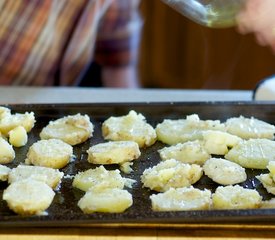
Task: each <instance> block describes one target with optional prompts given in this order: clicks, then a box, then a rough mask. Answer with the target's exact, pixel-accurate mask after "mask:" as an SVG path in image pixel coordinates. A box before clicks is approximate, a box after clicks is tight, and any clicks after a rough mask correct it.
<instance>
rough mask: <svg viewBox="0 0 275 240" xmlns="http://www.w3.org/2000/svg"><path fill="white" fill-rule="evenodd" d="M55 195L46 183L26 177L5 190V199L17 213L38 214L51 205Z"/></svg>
mask: <svg viewBox="0 0 275 240" xmlns="http://www.w3.org/2000/svg"><path fill="white" fill-rule="evenodd" d="M54 195H55V193H54V191H53V190H52V189H51V188H50V187H49V186H48V185H47V184H46V183H43V182H41V181H36V180H33V179H25V180H22V181H18V182H14V183H12V184H10V185H9V186H8V187H7V188H6V189H5V190H4V192H3V200H5V201H6V202H7V204H8V207H9V208H10V209H11V210H12V211H14V212H15V213H17V214H20V215H38V214H41V213H42V212H43V211H45V210H46V209H47V208H48V207H49V206H50V204H51V203H52V200H53V198H54Z"/></svg>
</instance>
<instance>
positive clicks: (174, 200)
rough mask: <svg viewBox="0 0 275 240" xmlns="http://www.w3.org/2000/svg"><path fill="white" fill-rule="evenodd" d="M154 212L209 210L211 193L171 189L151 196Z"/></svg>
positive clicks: (189, 188)
mask: <svg viewBox="0 0 275 240" xmlns="http://www.w3.org/2000/svg"><path fill="white" fill-rule="evenodd" d="M150 199H151V202H152V209H153V211H186V210H209V209H210V205H211V192H210V191H209V190H207V189H205V190H199V189H196V188H193V187H192V186H191V187H184V188H177V189H175V188H170V189H169V190H167V191H166V192H164V193H158V194H152V195H151V196H150Z"/></svg>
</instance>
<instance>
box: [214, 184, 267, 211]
mask: <svg viewBox="0 0 275 240" xmlns="http://www.w3.org/2000/svg"><path fill="white" fill-rule="evenodd" d="M212 203H213V209H250V208H259V207H260V206H261V203H262V197H261V196H260V194H259V193H258V192H257V191H256V190H253V189H246V188H243V187H241V186H238V185H235V186H226V187H223V186H220V187H218V188H217V189H216V191H215V193H213V194H212Z"/></svg>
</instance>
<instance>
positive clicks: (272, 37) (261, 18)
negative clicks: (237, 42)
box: [238, 0, 275, 53]
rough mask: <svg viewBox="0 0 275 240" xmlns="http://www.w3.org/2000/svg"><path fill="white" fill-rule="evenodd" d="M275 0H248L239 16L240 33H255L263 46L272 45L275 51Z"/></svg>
mask: <svg viewBox="0 0 275 240" xmlns="http://www.w3.org/2000/svg"><path fill="white" fill-rule="evenodd" d="M274 10H275V1H274V0H247V2H246V5H245V7H244V9H243V10H242V12H241V13H240V14H239V16H238V30H239V32H240V33H243V34H247V33H254V34H255V36H256V39H257V42H258V43H259V44H260V45H262V46H270V47H271V49H272V50H273V52H274V53H275V14H274Z"/></svg>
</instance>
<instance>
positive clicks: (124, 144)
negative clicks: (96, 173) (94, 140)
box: [87, 141, 140, 164]
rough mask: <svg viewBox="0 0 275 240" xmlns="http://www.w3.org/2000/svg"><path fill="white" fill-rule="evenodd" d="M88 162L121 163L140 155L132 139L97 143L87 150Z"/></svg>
mask: <svg viewBox="0 0 275 240" xmlns="http://www.w3.org/2000/svg"><path fill="white" fill-rule="evenodd" d="M87 153H88V162H90V163H94V164H123V163H125V162H129V161H133V160H134V159H137V158H138V157H139V156H140V150H139V146H138V144H137V143H136V142H134V141H114V142H105V143H99V144H97V145H94V146H92V147H90V148H89V149H88V150H87Z"/></svg>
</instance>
